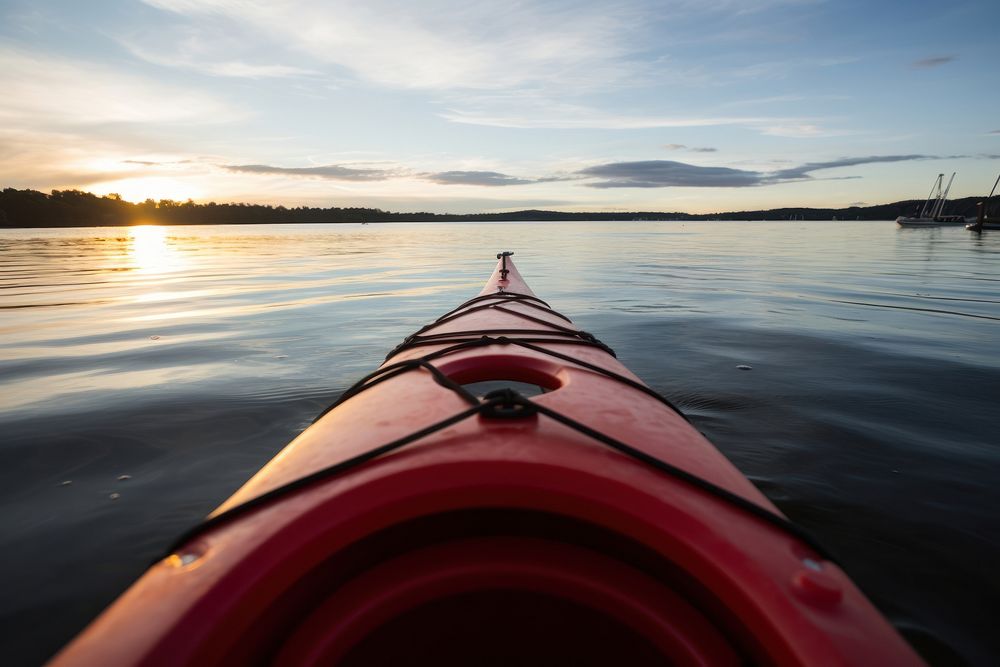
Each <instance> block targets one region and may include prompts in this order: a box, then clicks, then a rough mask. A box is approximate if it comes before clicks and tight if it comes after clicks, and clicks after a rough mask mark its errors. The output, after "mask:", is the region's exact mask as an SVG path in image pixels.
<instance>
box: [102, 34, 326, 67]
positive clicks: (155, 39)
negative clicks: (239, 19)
mask: <svg viewBox="0 0 1000 667" xmlns="http://www.w3.org/2000/svg"><path fill="white" fill-rule="evenodd" d="M116 39H117V41H118V43H119V44H121V46H122V47H124V48H125V49H126V50H128V51H129V52H130V53H131V54H132V55H134V56H135V57H137V58H139V59H141V60H144V61H146V62H148V63H152V64H154V65H160V66H163V67H174V68H180V69H186V70H190V71H194V72H198V73H200V74H206V75H209V76H223V77H233V78H240V79H266V78H289V77H304V76H309V77H315V76H319V75H320V74H321V73H320V72H319V71H317V70H315V69H307V68H303V67H297V66H294V65H282V64H276V63H261V62H250V61H248V59H246V58H244V59H235V58H233V57H232V55H233V54H239V55H240V56H247V57H248V56H250V55H251V54H249V53H246V54H244V53H243V52H244V51H248V48H247V46H246V45H245V44H244V43H243V42H242V41H241V40H235V39H233V38H232V37H230V36H218V35H212V36H211V37H209V36H208V35H206V34H203V33H202V32H200V31H198V30H194V29H186V28H181V29H170V28H169V27H165V26H158V27H157V29H156V30H148V32H144V33H142V35H141V37H129V36H117V37H116Z"/></svg>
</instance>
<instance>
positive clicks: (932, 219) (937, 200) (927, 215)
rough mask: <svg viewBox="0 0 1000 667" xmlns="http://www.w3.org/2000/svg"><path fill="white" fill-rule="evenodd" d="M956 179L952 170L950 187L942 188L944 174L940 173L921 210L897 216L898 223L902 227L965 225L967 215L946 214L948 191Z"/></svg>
mask: <svg viewBox="0 0 1000 667" xmlns="http://www.w3.org/2000/svg"><path fill="white" fill-rule="evenodd" d="M954 180H955V173H954V172H952V174H951V178H950V179H948V187H947V188H944V189H943V190H942V187H941V186H942V184H943V183H944V174H938V177H937V180H935V181H934V184H933V185H932V186H931V192H930V194H929V195H928V196H927V201H926V202H924V205H923V207H922V208H921V209H920V212H919V213H917V214H916V215H913V216H899V217H898V218H896V224H898V225H899V226H900V227H944V226H949V225H964V224H965V223H966V222H968V221H967V220H966V219H965V216H961V215H944V205H945V204H946V203H947V202H948V193H949V192H950V191H951V184H952V182H953V181H954ZM932 200H933V202H932Z"/></svg>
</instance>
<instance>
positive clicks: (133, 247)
mask: <svg viewBox="0 0 1000 667" xmlns="http://www.w3.org/2000/svg"><path fill="white" fill-rule="evenodd" d="M128 250H129V255H130V258H131V260H132V263H133V264H134V265H135V268H136V269H137V270H138V271H140V272H142V273H152V274H159V273H170V272H173V271H177V270H179V269H181V268H182V267H183V266H184V264H185V262H184V257H183V256H182V255H181V253H180V252H179V250H178V249H177V247H176V246H175V245H173V244H171V243H170V241H169V239H168V238H167V230H166V229H165V228H164V227H157V226H156V225H138V226H135V227H129V248H128Z"/></svg>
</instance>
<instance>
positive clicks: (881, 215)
mask: <svg viewBox="0 0 1000 667" xmlns="http://www.w3.org/2000/svg"><path fill="white" fill-rule="evenodd" d="M979 201H982V197H966V198H964V199H956V200H954V201H949V202H948V205H947V207H946V212H947V213H948V214H950V215H964V216H968V217H972V216H975V214H976V203H977V202H979ZM923 203H924V202H923V200H908V201H900V202H895V203H892V204H880V205H877V206H861V207H859V206H851V207H849V208H806V207H789V208H776V209H768V210H766V211H727V212H722V213H705V214H692V213H681V212H676V211H674V212H663V211H629V212H622V211H616V212H611V213H608V212H591V213H587V212H584V213H567V212H563V211H540V210H527V211H512V212H507V213H470V214H451V213H426V212H411V213H393V212H390V211H383V210H381V209H377V208H340V207H330V208H313V207H308V206H299V207H293V208H288V207H285V206H269V205H263V204H217V203H215V202H210V203H207V204H196V203H194V202H193V201H191V200H188V201H186V202H177V201H173V200H170V199H163V200H160V201H153V200H152V199H147V200H146V201H145V202H142V203H140V204H133V203H131V202H127V201H125V200H123V199H121V198H120V197H119V196H117V195H107V196H104V197H98V196H97V195H94V194H92V193H89V192H81V191H80V190H53V191H52V192H51V193H50V194H45V193H43V192H38V191H37V190H16V189H13V188H6V189H4V190H3V191H2V192H0V227H100V226H124V225H133V224H138V223H144V222H145V223H159V224H171V225H226V224H261V223H278V224H280V223H302V222H453V221H454V222H458V221H467V222H475V221H483V222H487V221H526V220H543V221H549V220H609V221H612V220H834V219H836V220H895V219H896V217H898V216H900V215H912V214H914V213H915V212H917V211H918V210H919V208H920V207H921V206H922V205H923Z"/></svg>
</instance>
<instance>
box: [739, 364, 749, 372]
mask: <svg viewBox="0 0 1000 667" xmlns="http://www.w3.org/2000/svg"><path fill="white" fill-rule="evenodd" d="M736 368H738V369H740V370H741V371H752V370H753V366H748V365H746V364H740V365H739V366H737V367H736Z"/></svg>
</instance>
